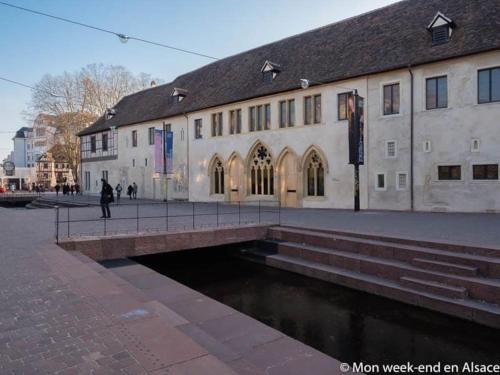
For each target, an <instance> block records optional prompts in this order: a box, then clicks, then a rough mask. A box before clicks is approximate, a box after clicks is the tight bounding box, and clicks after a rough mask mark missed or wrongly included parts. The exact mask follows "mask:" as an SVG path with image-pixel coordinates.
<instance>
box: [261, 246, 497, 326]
mask: <svg viewBox="0 0 500 375" xmlns="http://www.w3.org/2000/svg"><path fill="white" fill-rule="evenodd" d="M266 264H268V265H270V266H273V267H277V268H280V269H284V270H288V271H291V272H296V273H300V274H303V275H306V276H309V277H314V278H317V279H320V280H324V281H327V282H331V283H334V284H338V285H342V286H346V287H348V288H352V289H357V290H361V291H364V292H368V293H371V294H375V295H379V296H382V297H386V298H391V299H395V300H398V301H400V302H404V303H408V304H411V305H415V306H419V307H423V308H427V309H431V310H434V311H438V312H442V313H444V314H448V315H453V316H456V317H459V318H463V319H467V320H471V321H474V322H477V323H479V324H483V325H487V326H490V327H494V328H500V306H498V305H495V304H491V303H486V302H482V301H478V300H472V299H470V298H464V299H457V298H450V297H448V296H445V295H443V294H436V293H435V292H431V291H430V289H427V290H425V291H424V290H417V289H416V288H415V287H414V286H415V284H412V285H411V287H410V286H406V285H402V283H401V282H400V281H394V280H388V279H385V278H382V277H378V276H373V275H368V274H365V273H361V272H356V271H351V270H347V269H344V268H341V267H338V266H332V265H325V264H321V263H318V262H314V261H309V260H305V259H301V258H296V257H293V256H289V255H283V254H276V255H270V256H268V257H267V259H266Z"/></svg>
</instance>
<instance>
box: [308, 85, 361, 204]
mask: <svg viewBox="0 0 500 375" xmlns="http://www.w3.org/2000/svg"><path fill="white" fill-rule="evenodd" d="M311 84H318V85H321V84H324V83H323V82H318V81H313V80H310V79H306V78H301V79H300V87H302V89H304V90H305V89H308V88H309V86H311ZM337 87H340V88H343V89H346V90H349V91H351V93H350V94H349V96H348V101H347V103H346V105H347V119H348V121H349V130H348V132H349V164H353V165H354V211H355V212H357V211H359V210H360V199H359V196H360V194H359V166H360V165H363V164H364V136H363V128H364V113H363V112H364V111H363V103H364V100H363V98H362V97H361V96H359V94H358V90H356V89H352V88H348V87H342V86H338V85H337Z"/></svg>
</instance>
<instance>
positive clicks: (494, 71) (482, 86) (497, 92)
mask: <svg viewBox="0 0 500 375" xmlns="http://www.w3.org/2000/svg"><path fill="white" fill-rule="evenodd" d="M477 87H478V91H477V101H478V103H492V102H498V101H500V67H498V68H491V69H483V70H480V71H478V77H477Z"/></svg>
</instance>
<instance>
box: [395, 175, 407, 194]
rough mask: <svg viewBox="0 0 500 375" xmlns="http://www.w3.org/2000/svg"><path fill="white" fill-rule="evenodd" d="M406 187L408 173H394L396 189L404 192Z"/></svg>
mask: <svg viewBox="0 0 500 375" xmlns="http://www.w3.org/2000/svg"><path fill="white" fill-rule="evenodd" d="M407 187H408V173H407V172H398V173H396V189H397V190H406V189H407Z"/></svg>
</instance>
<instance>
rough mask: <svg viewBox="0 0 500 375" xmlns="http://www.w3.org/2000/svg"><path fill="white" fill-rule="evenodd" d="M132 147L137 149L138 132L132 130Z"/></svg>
mask: <svg viewBox="0 0 500 375" xmlns="http://www.w3.org/2000/svg"><path fill="white" fill-rule="evenodd" d="M132 147H137V130H132Z"/></svg>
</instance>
